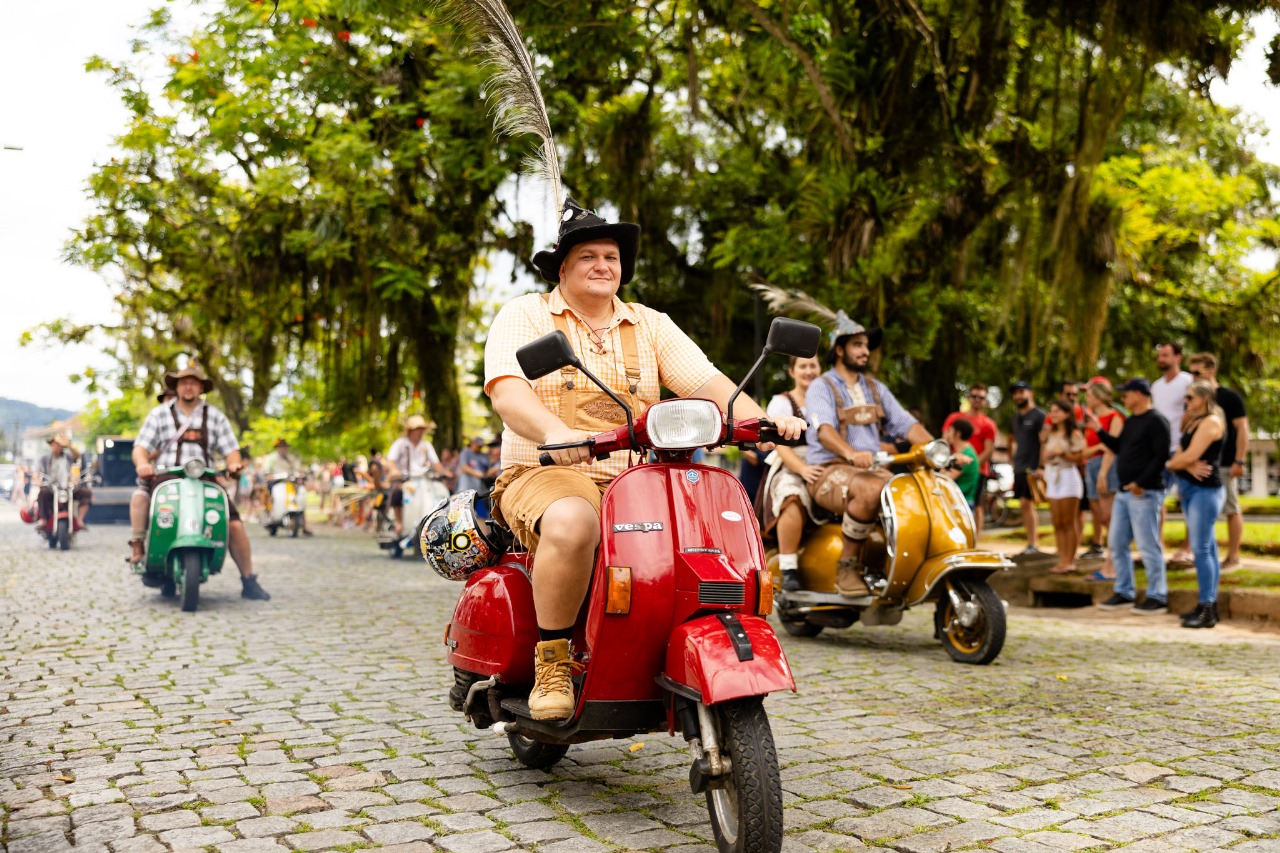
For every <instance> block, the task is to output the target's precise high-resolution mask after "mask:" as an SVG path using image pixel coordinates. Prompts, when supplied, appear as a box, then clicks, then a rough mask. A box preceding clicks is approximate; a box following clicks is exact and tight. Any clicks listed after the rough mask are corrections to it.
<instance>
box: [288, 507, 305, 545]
mask: <svg viewBox="0 0 1280 853" xmlns="http://www.w3.org/2000/svg"><path fill="white" fill-rule="evenodd" d="M301 532H302V516H300V515H298V514H297V513H294V514H293V515H291V516H289V535H290V536H292V537H293V538H294V539H297V538H298V534H299V533H301Z"/></svg>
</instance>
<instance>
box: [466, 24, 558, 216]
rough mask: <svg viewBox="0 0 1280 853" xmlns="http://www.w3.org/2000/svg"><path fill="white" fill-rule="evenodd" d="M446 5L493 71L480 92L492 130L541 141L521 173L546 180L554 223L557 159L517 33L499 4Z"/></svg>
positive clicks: (529, 61)
mask: <svg viewBox="0 0 1280 853" xmlns="http://www.w3.org/2000/svg"><path fill="white" fill-rule="evenodd" d="M447 6H448V8H449V9H450V10H451V11H452V12H453V13H454V14H455V15H456V16H457V19H458V20H459V21H460V22H461V23H462V24H463V25H464V26H465V27H466V28H467V29H468V30H469V31H470V32H471V34H472V35H473V36H474V37H475V38H476V40H477V41H478V43H479V44H478V48H479V51H480V54H481V55H482V56H483V57H484V64H485V65H487V66H489V67H490V68H491V69H492V70H493V76H491V77H490V78H489V80H488V83H487V84H486V87H485V88H486V89H487V90H488V98H489V101H490V103H491V105H492V106H491V110H492V113H493V117H494V118H493V129H494V132H495V133H498V134H506V135H509V136H519V135H520V134H525V133H532V134H534V135H535V136H537V137H538V138H539V139H540V140H541V145H540V146H539V148H538V152H537V153H536V154H535V155H532V156H530V157H529V158H528V159H527V160H526V161H525V169H526V170H527V171H530V172H532V173H534V174H535V175H537V176H539V177H540V178H541V179H542V180H543V181H545V182H546V184H547V190H548V197H549V200H550V202H551V204H552V209H551V221H552V222H559V221H560V210H561V208H562V207H563V205H564V193H563V190H562V189H561V183H560V156H559V154H558V153H557V151H556V143H555V139H554V138H553V137H552V134H551V121H550V119H549V118H547V106H546V103H545V102H544V101H543V100H542V90H541V89H540V88H539V86H538V75H537V74H536V73H535V71H534V67H533V60H532V59H531V58H530V56H529V51H528V50H526V49H525V46H524V39H523V38H521V36H520V30H519V29H518V28H517V27H516V23H515V21H513V20H511V13H510V12H508V11H507V7H506V5H505V4H503V3H502V2H501V0H456V2H450V3H448V4H447Z"/></svg>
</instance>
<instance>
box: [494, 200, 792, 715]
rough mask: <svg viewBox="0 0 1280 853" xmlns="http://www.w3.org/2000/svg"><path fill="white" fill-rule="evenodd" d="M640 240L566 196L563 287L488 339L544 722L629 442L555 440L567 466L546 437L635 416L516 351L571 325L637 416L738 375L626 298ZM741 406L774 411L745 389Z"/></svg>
mask: <svg viewBox="0 0 1280 853" xmlns="http://www.w3.org/2000/svg"><path fill="white" fill-rule="evenodd" d="M639 238H640V227H639V226H638V225H635V224H632V223H629V222H618V223H609V222H606V221H605V220H604V219H602V218H600V217H599V216H597V215H595V214H594V213H592V212H591V211H588V210H585V209H584V208H582V207H581V206H579V205H578V204H577V203H575V202H573V201H572V200H569V201H567V202H566V203H565V206H564V211H563V215H562V218H561V221H560V231H559V235H558V239H557V242H556V245H555V247H554V248H552V249H550V250H544V251H541V252H538V253H537V254H536V255H534V257H533V264H534V266H536V267H537V268H538V271H539V272H540V273H541V274H542V277H543V278H544V279H546V280H547V281H549V282H551V283H552V284H555V285H557V287H556V288H555V289H553V290H552V291H551V292H550V293H544V294H536V293H535V294H528V295H526V296H521V297H519V298H517V299H514V300H512V301H511V302H508V303H507V304H506V305H505V306H503V308H502V310H501V311H499V312H498V316H497V317H496V318H495V319H494V322H493V326H492V327H491V328H490V330H489V339H488V343H487V344H486V346H485V381H484V390H485V393H486V394H488V395H489V397H490V399H491V400H492V401H493V408H494V411H496V412H497V413H498V414H499V415H500V416H501V418H502V422H503V425H504V427H505V429H504V432H503V435H502V475H501V476H500V477H499V478H498V481H497V483H496V484H495V486H494V490H493V497H492V500H493V516H494V518H495V519H497V520H498V521H499V522H501V523H502V524H505V525H506V526H507V527H509V528H511V531H512V533H514V534H515V536H516V538H517V539H519V540H520V543H521V544H522V545H524V546H525V547H526V548H528V549H529V550H530V551H535V552H536V561H535V563H534V567H533V573H532V583H533V603H534V609H535V610H536V612H537V621H538V636H539V642H538V644H537V647H536V649H535V650H534V662H535V665H534V672H535V680H534V687H533V691H532V692H531V693H530V695H529V711H530V715H531V716H532V717H533V719H535V720H563V719H568V718H569V717H571V716H572V715H573V709H574V695H573V682H572V676H571V668H572V658H571V654H570V647H569V641H570V640H571V639H572V638H573V625H574V622H575V621H576V619H577V616H578V611H579V609H580V608H581V607H582V602H583V600H584V599H585V598H586V594H587V587H588V585H589V583H590V580H591V570H592V567H593V564H594V557H595V551H596V548H597V546H598V545H599V544H600V535H601V534H600V499H601V496H602V495H603V493H604V490H605V488H606V487H607V486H608V484H609V482H610V481H611V480H613V478H614V477H616V476H617V475H618V474H620V473H622V471H623V470H625V469H626V468H627V466H628V464H629V462H630V460H629V458H628V454H625V453H615V454H613V455H612V456H611V457H610V458H608V459H593V458H592V456H591V453H590V451H589V449H588V448H587V447H586V446H577V447H569V448H564V449H558V450H552V451H550V454H551V457H552V458H553V459H554V460H555V463H556V464H555V465H553V466H547V467H542V466H540V464H539V453H540V451H539V450H538V445H540V444H579V443H581V442H584V441H585V440H586V439H588V438H590V437H591V436H593V435H595V434H597V433H600V432H604V431H605V430H610V429H614V428H615V427H617V426H619V425H622V424H625V423H626V416H625V413H624V412H623V411H622V409H621V408H620V407H619V406H618V404H617V403H616V402H614V401H613V400H612V399H611V398H610V397H609V396H608V395H607V394H605V393H603V392H601V391H598V390H597V389H596V388H595V387H594V385H593V384H592V383H591V382H590V381H589V380H587V379H586V377H584V376H582V375H580V373H579V372H578V371H577V370H576V369H574V368H566V369H565V370H564V371H556V372H555V373H552V374H550V375H548V376H543V377H542V378H540V379H537V380H535V381H533V382H530V381H529V380H528V379H527V378H526V377H525V375H524V372H523V371H522V370H521V368H520V364H519V362H518V361H517V359H516V350H518V349H519V348H520V347H521V346H523V345H524V344H527V343H530V342H532V341H534V340H535V339H537V338H539V337H541V336H543V335H546V334H550V333H552V332H554V331H557V330H558V331H560V332H561V333H563V334H564V335H565V337H566V338H567V339H568V341H569V343H570V345H571V346H572V347H573V349H574V351H575V352H576V353H577V355H578V358H580V359H581V361H582V363H583V364H584V365H585V366H586V367H587V368H588V369H589V370H591V371H592V373H594V374H595V375H596V376H598V377H600V379H601V381H603V382H605V383H607V384H608V385H609V386H610V387H611V388H613V389H615V391H616V393H617V394H618V395H619V397H621V398H622V399H623V400H625V401H626V402H627V405H628V406H629V407H630V408H631V409H632V411H633V412H634V413H635V414H639V413H640V412H642V411H643V410H644V408H645V407H646V406H648V405H649V404H651V403H655V402H657V401H658V399H659V395H660V388H661V387H662V386H666V387H667V388H668V389H669V390H671V391H672V392H674V393H675V394H676V395H678V396H681V397H703V398H706V399H710V400H713V401H714V402H715V403H717V404H718V405H719V406H720V408H721V410H723V409H724V408H725V406H727V405H728V402H729V397H730V396H731V395H732V394H733V391H734V383H733V382H732V381H730V379H729V378H728V377H727V376H725V375H724V374H723V373H721V372H720V371H719V370H717V369H716V368H715V366H714V365H713V364H712V363H711V361H710V360H709V359H708V358H707V357H706V355H704V354H703V352H702V351H701V350H700V349H699V348H698V346H697V344H695V343H694V342H693V341H692V340H690V339H689V336H688V335H686V334H685V333H684V332H682V331H681V330H680V329H679V327H677V326H676V324H675V323H674V322H673V321H672V320H671V318H670V317H669V316H667V315H666V314H661V313H659V312H657V311H654V310H652V309H650V308H646V307H644V306H643V305H640V304H638V303H635V302H623V301H622V300H620V299H618V297H617V293H618V289H619V287H620V286H621V285H623V284H626V283H627V282H629V281H630V280H631V278H632V276H633V275H634V272H635V264H636V255H637V251H638V244H639ZM733 414H734V416H735V417H737V418H752V417H764V416H765V412H764V410H763V409H761V408H760V406H758V405H757V404H756V403H755V402H754V401H752V400H750V399H749V398H747V397H746V396H745V395H742V396H740V397H738V399H737V401H736V403H735V406H734V412H733ZM777 428H778V432H779V433H781V434H783V435H784V436H786V437H787V438H796V437H798V436H799V435H801V433H802V432H803V431H804V428H805V423H804V421H802V420H800V419H799V418H795V417H786V418H782V419H781V420H780V421H779V422H778V423H777ZM761 449H762V450H768V449H770V448H768V447H767V446H762V448H761Z"/></svg>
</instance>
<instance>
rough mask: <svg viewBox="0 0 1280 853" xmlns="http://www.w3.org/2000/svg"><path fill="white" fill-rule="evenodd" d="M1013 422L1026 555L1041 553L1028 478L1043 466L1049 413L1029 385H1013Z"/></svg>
mask: <svg viewBox="0 0 1280 853" xmlns="http://www.w3.org/2000/svg"><path fill="white" fill-rule="evenodd" d="M1011 390H1012V391H1013V404H1014V406H1016V407H1017V410H1016V411H1015V412H1014V413H1013V422H1012V423H1011V424H1010V425H1009V441H1010V447H1009V456H1010V457H1011V458H1012V459H1013V496H1014V497H1015V498H1017V499H1018V505H1019V507H1020V508H1021V510H1022V528H1023V530H1025V531H1026V532H1027V547H1026V549H1025V550H1024V551H1023V552H1022V553H1023V554H1039V553H1040V549H1039V548H1037V547H1036V542H1037V541H1038V534H1039V526H1040V524H1039V518H1038V516H1037V515H1036V504H1035V501H1034V500H1033V499H1032V497H1031V487H1030V484H1029V483H1028V482H1027V477H1029V476H1030V475H1031V472H1032V471H1035V470H1036V469H1037V468H1039V467H1040V433H1041V431H1042V430H1043V429H1044V419H1045V411H1044V409H1042V408H1040V407H1039V406H1037V405H1036V395H1035V392H1034V391H1032V390H1031V386H1030V385H1028V384H1027V383H1026V382H1015V383H1013V386H1012V389H1011Z"/></svg>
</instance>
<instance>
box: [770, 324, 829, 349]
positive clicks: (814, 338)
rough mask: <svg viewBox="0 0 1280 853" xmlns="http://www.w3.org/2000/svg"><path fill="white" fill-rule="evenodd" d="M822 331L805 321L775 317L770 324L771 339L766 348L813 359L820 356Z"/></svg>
mask: <svg viewBox="0 0 1280 853" xmlns="http://www.w3.org/2000/svg"><path fill="white" fill-rule="evenodd" d="M821 340H822V330H821V329H819V328H818V327H817V326H815V325H813V324H812V323H806V322H804V321H803V320H792V319H791V318H790V317H774V318H773V322H772V323H770V324H769V338H768V340H767V341H766V342H765V346H766V347H767V348H768V349H769V351H770V352H777V353H782V354H783V355H792V356H795V357H796V358H813V357H814V356H815V355H817V354H818V343H819V342H820V341H821Z"/></svg>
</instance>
